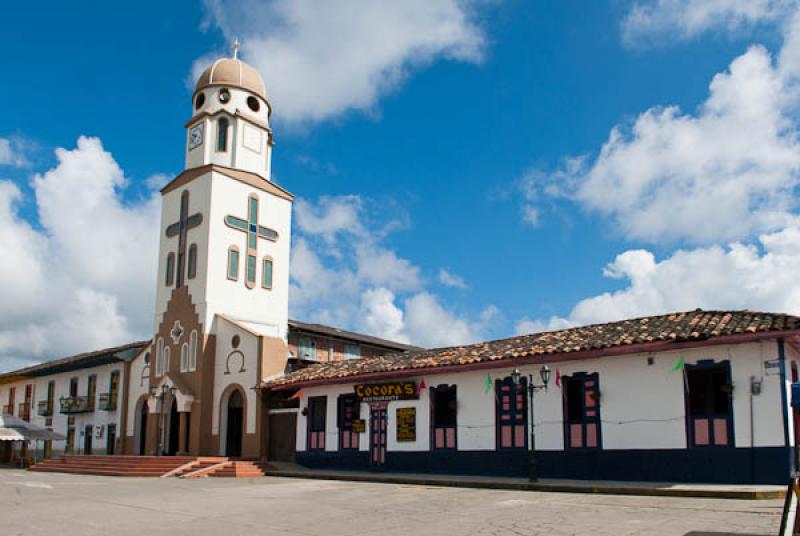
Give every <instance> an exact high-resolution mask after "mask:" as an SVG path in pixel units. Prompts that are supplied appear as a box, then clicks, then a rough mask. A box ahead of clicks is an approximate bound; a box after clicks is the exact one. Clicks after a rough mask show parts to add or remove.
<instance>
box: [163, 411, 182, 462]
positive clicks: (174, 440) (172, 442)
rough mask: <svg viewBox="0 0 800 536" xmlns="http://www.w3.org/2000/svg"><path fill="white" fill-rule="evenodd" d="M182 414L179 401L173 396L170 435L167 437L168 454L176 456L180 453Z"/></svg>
mask: <svg viewBox="0 0 800 536" xmlns="http://www.w3.org/2000/svg"><path fill="white" fill-rule="evenodd" d="M180 426H181V425H180V416H179V415H178V401H177V400H176V399H175V398H174V397H173V399H172V405H171V406H170V409H169V435H168V437H167V449H166V454H167V455H168V456H175V454H177V453H178V440H179V438H180Z"/></svg>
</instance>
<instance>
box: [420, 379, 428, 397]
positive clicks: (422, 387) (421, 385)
mask: <svg viewBox="0 0 800 536" xmlns="http://www.w3.org/2000/svg"><path fill="white" fill-rule="evenodd" d="M426 387H428V386H427V385H425V378H422V379H421V380H420V382H419V386H418V387H417V396H420V395H421V394H422V390H423V389H425V388H426Z"/></svg>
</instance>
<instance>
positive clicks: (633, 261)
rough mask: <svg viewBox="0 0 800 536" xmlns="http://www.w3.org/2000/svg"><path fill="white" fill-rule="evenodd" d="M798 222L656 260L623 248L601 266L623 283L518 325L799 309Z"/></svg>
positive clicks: (558, 326)
mask: <svg viewBox="0 0 800 536" xmlns="http://www.w3.org/2000/svg"><path fill="white" fill-rule="evenodd" d="M798 270H800V227H797V226H792V227H788V228H786V229H784V230H781V231H778V232H775V233H768V234H764V235H762V236H760V237H759V241H758V244H757V245H753V244H744V243H741V242H734V243H732V244H729V245H727V246H724V247H723V246H716V245H714V246H708V247H702V248H696V249H690V250H678V251H676V252H674V253H672V254H671V255H670V256H669V257H667V258H665V259H663V260H660V261H659V260H657V259H656V257H655V255H653V253H651V252H650V251H647V250H642V249H637V250H629V251H625V252H623V253H621V254H619V255H617V257H616V259H615V260H614V261H613V262H612V263H610V264H609V265H608V266H606V268H605V269H604V271H603V273H604V275H605V276H606V277H610V278H614V279H620V280H623V281H625V282H626V286H625V287H624V288H622V289H620V290H618V291H615V292H605V293H602V294H598V295H596V296H593V297H590V298H587V299H584V300H581V301H580V302H578V303H577V304H576V305H575V307H574V308H573V309H572V311H571V312H570V313H569V315H568V316H567V317H566V318H559V317H553V318H550V319H546V320H533V321H531V320H527V319H524V320H523V321H521V322H520V323H518V325H517V331H518V332H520V331H528V330H530V331H542V330H544V329H561V328H564V327H567V326H570V325H584V324H591V323H595V322H610V321H615V320H621V319H624V318H635V317H639V316H647V315H652V314H663V313H669V312H673V311H686V310H691V309H695V308H697V307H701V308H703V309H750V310H755V311H768V312H782V313H790V314H800V285H798V284H797V277H796V274H797V273H798Z"/></svg>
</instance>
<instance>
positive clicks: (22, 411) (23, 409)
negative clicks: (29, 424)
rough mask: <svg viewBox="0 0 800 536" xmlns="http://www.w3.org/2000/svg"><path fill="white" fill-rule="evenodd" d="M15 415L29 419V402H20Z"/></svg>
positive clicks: (25, 419)
mask: <svg viewBox="0 0 800 536" xmlns="http://www.w3.org/2000/svg"><path fill="white" fill-rule="evenodd" d="M17 415H19V418H20V419H22V420H23V421H30V420H31V404H30V402H20V404H19V410H18V413H17Z"/></svg>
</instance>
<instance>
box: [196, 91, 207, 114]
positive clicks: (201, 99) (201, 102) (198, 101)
mask: <svg viewBox="0 0 800 536" xmlns="http://www.w3.org/2000/svg"><path fill="white" fill-rule="evenodd" d="M205 103H206V96H205V95H204V94H202V93H200V94H199V95H198V96H197V98H196V99H195V100H194V109H195V110H199V109H200V108H201V107H202V106H203V105H204V104H205Z"/></svg>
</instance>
